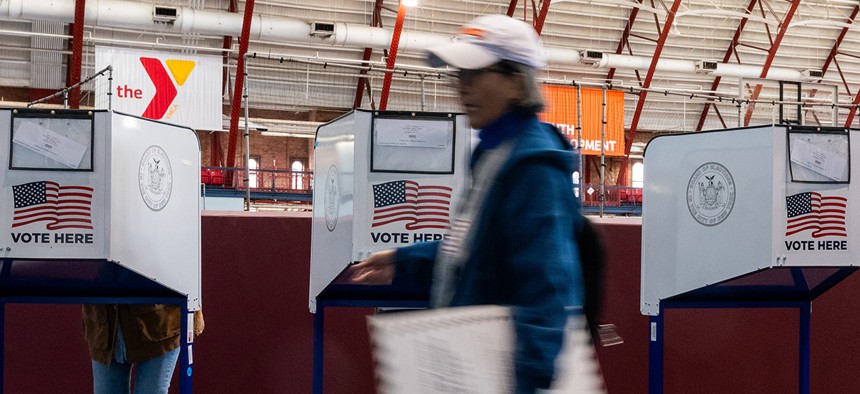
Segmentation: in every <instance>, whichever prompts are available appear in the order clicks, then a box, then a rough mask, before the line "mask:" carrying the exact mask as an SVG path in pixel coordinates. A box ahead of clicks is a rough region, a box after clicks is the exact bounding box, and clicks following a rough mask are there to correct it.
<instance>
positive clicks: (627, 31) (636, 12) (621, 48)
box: [606, 0, 642, 83]
mask: <svg viewBox="0 0 860 394" xmlns="http://www.w3.org/2000/svg"><path fill="white" fill-rule="evenodd" d="M636 2H637V3H639V4H642V0H636ZM638 15H639V8H636V7H634V8H633V9H632V10H630V18H628V19H627V25H625V26H624V32H623V33H621V39H620V40H618V46H616V47H615V54H616V55H620V54H621V52H622V51H624V46H625V45H627V40H628V39H630V32H631V31H632V30H633V23H635V22H636V17H637V16H638ZM612 78H615V67H613V68H610V69H609V74H607V75H606V81H607V83H608V82H609V81H612Z"/></svg>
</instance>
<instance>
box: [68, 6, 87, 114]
mask: <svg viewBox="0 0 860 394" xmlns="http://www.w3.org/2000/svg"><path fill="white" fill-rule="evenodd" d="M86 10H87V0H75V22H74V23H73V24H72V26H71V28H72V58H71V59H70V61H69V66H68V67H69V72H68V75H69V79H68V80H67V81H66V86H71V85H74V84H76V83H78V82H81V64H82V63H83V59H84V57H83V52H84V16H85V15H86ZM80 103H81V88H80V87H77V88H74V89H72V90H70V91H69V107H70V108H80Z"/></svg>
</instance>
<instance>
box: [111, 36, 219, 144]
mask: <svg viewBox="0 0 860 394" xmlns="http://www.w3.org/2000/svg"><path fill="white" fill-rule="evenodd" d="M95 52H96V69H97V70H101V69H103V68H105V67H107V66H113V83H112V84H110V89H112V92H111V93H112V96H111V100H112V108H113V110H115V111H119V112H124V113H128V114H131V115H136V116H141V117H143V118H147V119H153V120H160V121H163V122H167V123H171V124H176V125H181V126H186V127H191V128H193V129H198V130H200V129H202V130H221V128H222V124H221V117H222V116H221V68H222V65H221V62H222V59H221V58H220V57H217V56H202V55H189V54H182V53H165V52H155V51H146V50H139V49H135V50H132V49H123V48H111V47H101V46H99V47H96V51H95ZM108 85H109V84H107V83H99V84H96V94H97V95H99V96H100V97H104V96H106V95H107V93H108V92H107V89H108Z"/></svg>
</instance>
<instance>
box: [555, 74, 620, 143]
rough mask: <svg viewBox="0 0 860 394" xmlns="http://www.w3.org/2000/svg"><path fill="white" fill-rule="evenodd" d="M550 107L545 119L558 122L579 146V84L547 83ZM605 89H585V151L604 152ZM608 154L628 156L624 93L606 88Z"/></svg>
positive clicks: (583, 120)
mask: <svg viewBox="0 0 860 394" xmlns="http://www.w3.org/2000/svg"><path fill="white" fill-rule="evenodd" d="M543 96H544V99H546V104H547V105H546V108H544V111H543V112H542V113H541V114H540V118H541V120H543V121H544V122H547V123H552V124H554V125H556V126H557V127H558V128H559V130H561V132H562V133H564V135H566V136H567V137H568V138H569V139H570V142H571V143H572V144H573V145H574V146H576V145H577V144H576V108H577V106H576V87H573V86H560V85H544V86H543ZM602 103H603V90H601V89H589V88H583V89H582V104H581V106H582V153H583V154H586V155H599V154H600V141H601V138H600V125H601V120H602V117H603V108H602ZM603 146H604V153H605V154H606V155H607V156H624V92H621V91H616V90H607V91H606V140H605V143H604V145H603Z"/></svg>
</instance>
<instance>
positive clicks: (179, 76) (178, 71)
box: [166, 59, 197, 86]
mask: <svg viewBox="0 0 860 394" xmlns="http://www.w3.org/2000/svg"><path fill="white" fill-rule="evenodd" d="M166 63H167V68H168V69H170V73H171V74H173V79H174V80H176V84H177V85H179V86H182V85H183V84H184V83H185V80H187V79H188V76H189V75H191V70H194V66H196V65H197V64H196V63H194V62H192V61H190V60H176V59H167V61H166Z"/></svg>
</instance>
